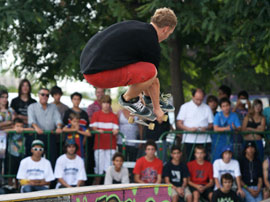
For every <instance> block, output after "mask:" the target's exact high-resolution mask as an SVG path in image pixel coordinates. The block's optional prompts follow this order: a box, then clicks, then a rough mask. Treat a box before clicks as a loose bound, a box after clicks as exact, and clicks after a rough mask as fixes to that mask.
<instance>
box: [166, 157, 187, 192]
mask: <svg viewBox="0 0 270 202" xmlns="http://www.w3.org/2000/svg"><path fill="white" fill-rule="evenodd" d="M188 176H189V172H188V168H187V166H186V165H185V164H184V163H180V164H179V165H173V164H172V162H171V161H169V162H167V163H166V165H165V166H164V168H163V177H169V178H170V182H171V183H172V184H173V185H174V186H176V187H181V186H182V184H183V178H187V177H188Z"/></svg>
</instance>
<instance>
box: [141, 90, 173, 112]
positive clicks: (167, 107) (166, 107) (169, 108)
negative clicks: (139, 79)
mask: <svg viewBox="0 0 270 202" xmlns="http://www.w3.org/2000/svg"><path fill="white" fill-rule="evenodd" d="M170 97H171V94H163V93H162V94H161V96H160V100H159V104H160V108H161V109H162V110H163V111H164V112H173V111H174V110H175V108H174V106H173V105H171V104H170V103H169V98H170ZM143 98H144V102H145V105H146V106H147V107H149V108H153V104H152V100H151V98H150V97H149V96H144V97H143Z"/></svg>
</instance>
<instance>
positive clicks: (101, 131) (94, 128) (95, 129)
mask: <svg viewBox="0 0 270 202" xmlns="http://www.w3.org/2000/svg"><path fill="white" fill-rule="evenodd" d="M93 130H94V131H97V132H99V133H103V132H104V131H103V130H101V129H98V128H97V127H93Z"/></svg>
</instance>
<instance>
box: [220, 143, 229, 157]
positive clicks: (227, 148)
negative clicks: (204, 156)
mask: <svg viewBox="0 0 270 202" xmlns="http://www.w3.org/2000/svg"><path fill="white" fill-rule="evenodd" d="M225 151H230V152H232V147H231V145H225V146H224V147H222V150H221V155H220V156H221V158H222V154H223V153H224V152H225Z"/></svg>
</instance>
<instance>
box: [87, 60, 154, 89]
mask: <svg viewBox="0 0 270 202" xmlns="http://www.w3.org/2000/svg"><path fill="white" fill-rule="evenodd" d="M156 75H157V69H156V67H155V65H154V64H152V63H149V62H137V63H134V64H130V65H127V66H124V67H120V68H118V69H113V70H106V71H103V72H99V73H96V74H84V75H83V76H84V78H85V79H86V81H87V82H88V83H90V84H92V85H93V86H95V87H98V88H114V87H119V86H128V85H131V84H136V83H142V82H145V81H148V80H149V79H151V78H153V77H155V76H156Z"/></svg>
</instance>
